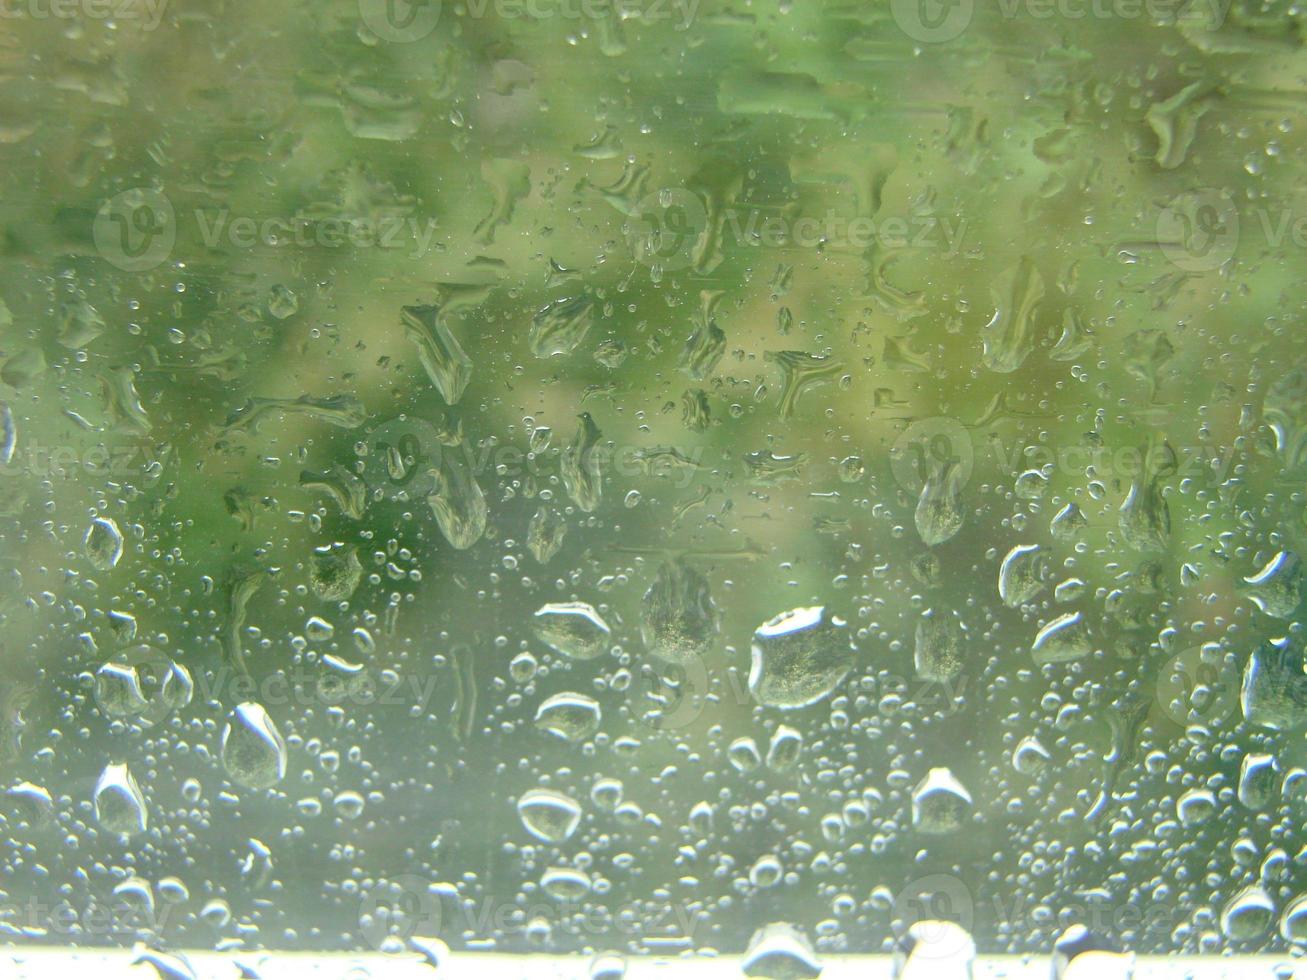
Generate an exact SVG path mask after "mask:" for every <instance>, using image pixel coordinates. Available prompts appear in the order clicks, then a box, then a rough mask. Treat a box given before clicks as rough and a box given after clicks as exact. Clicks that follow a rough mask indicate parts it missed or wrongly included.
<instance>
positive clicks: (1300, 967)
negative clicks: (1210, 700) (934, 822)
mask: <svg viewBox="0 0 1307 980" xmlns="http://www.w3.org/2000/svg"><path fill="white" fill-rule="evenodd" d="M183 955H184V957H185V960H186V963H187V964H189V966H190V968H191V969H192V970H193V971H194V976H195V978H196V980H237V978H239V977H240V976H241V975H242V973H241V968H244V970H245V971H247V972H246V974H245V975H246V976H257V977H259V978H260V980H310V978H311V980H410V978H412V980H537V978H539V980H590V977H591V964H592V963H593V962H594V958H593V957H587V956H569V957H564V956H548V955H540V956H535V955H531V956H509V955H504V954H499V953H454V954H452V955H450V956H448V957H447V958H446V959H445V961H444V962H442V963H441V965H440V967H439V969H433V968H432V967H431V966H430V965H429V964H428V963H427V962H425V961H424V960H422V959H421V958H420V957H419V956H417V955H415V954H412V953H403V954H397V955H393V956H387V955H383V954H380V953H359V954H350V953H276V952H251V953H214V952H207V951H197V952H190V951H188V952H186V953H184V954H183ZM133 958H134V954H133V953H132V951H131V950H126V949H122V950H117V949H115V950H68V949H52V948H46V947H26V948H20V947H11V948H9V949H8V950H5V951H3V952H0V976H3V977H6V978H17V980H28V978H30V980H38V978H39V980H46V978H60V980H62V978H75V980H155V978H156V977H159V976H162V975H164V974H163V972H162V971H160V970H158V969H156V968H155V967H153V966H151V965H149V964H144V963H143V964H138V965H135V966H133V965H132V960H133ZM741 962H742V957H739V956H720V957H707V956H693V955H692V956H686V957H671V956H668V957H656V956H628V957H626V958H625V963H626V971H625V974H624V980H646V978H648V980H708V978H712V980H717V978H722V977H742V976H743V973H742V972H741V970H740V964H741ZM821 964H822V972H821V980H891V978H892V976H893V959H892V958H891V957H889V956H826V957H822V958H821ZM950 972H951V971H950ZM1051 972H1052V971H1051V969H1050V961H1049V959H1048V958H1047V957H1044V956H1037V957H1017V956H980V957H977V958H976V960H975V961H974V965H973V971H972V975H973V978H974V980H1049V978H1050V976H1051ZM185 976H186V975H185V974H184V973H183V974H178V975H177V976H175V977H172V976H168V977H166V980H183V978H184V977H185ZM1252 978H1258V980H1307V959H1305V960H1294V959H1291V958H1290V957H1288V956H1232V957H1221V956H1140V957H1136V959H1135V966H1134V980H1252Z"/></svg>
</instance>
